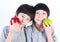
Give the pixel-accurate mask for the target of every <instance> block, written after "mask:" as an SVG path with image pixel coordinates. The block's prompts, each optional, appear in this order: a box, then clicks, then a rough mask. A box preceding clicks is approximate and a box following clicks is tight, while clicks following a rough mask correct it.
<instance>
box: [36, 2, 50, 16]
mask: <svg viewBox="0 0 60 42" xmlns="http://www.w3.org/2000/svg"><path fill="white" fill-rule="evenodd" d="M36 10H44V11H46V12H47V16H49V15H50V10H49V8H48V6H47V5H46V4H44V3H38V4H37V5H36V6H35V12H36Z"/></svg>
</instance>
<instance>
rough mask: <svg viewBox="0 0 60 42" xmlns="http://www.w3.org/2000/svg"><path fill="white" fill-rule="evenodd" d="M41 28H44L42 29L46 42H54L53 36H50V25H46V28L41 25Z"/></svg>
mask: <svg viewBox="0 0 60 42" xmlns="http://www.w3.org/2000/svg"><path fill="white" fill-rule="evenodd" d="M43 26H44V29H45V32H46V36H47V42H54V39H53V35H52V31H51V29H52V28H51V25H48V24H47V26H45V25H44V24H43Z"/></svg>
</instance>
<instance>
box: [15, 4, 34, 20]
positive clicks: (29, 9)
mask: <svg viewBox="0 0 60 42" xmlns="http://www.w3.org/2000/svg"><path fill="white" fill-rule="evenodd" d="M19 13H25V14H27V15H29V16H30V17H31V20H32V19H33V16H34V7H33V6H31V5H28V4H22V5H21V6H19V7H18V9H17V10H16V15H18V14H19Z"/></svg>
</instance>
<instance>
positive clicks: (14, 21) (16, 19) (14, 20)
mask: <svg viewBox="0 0 60 42" xmlns="http://www.w3.org/2000/svg"><path fill="white" fill-rule="evenodd" d="M16 22H18V23H20V21H19V18H17V17H13V18H11V20H10V24H11V25H13V24H14V23H16Z"/></svg>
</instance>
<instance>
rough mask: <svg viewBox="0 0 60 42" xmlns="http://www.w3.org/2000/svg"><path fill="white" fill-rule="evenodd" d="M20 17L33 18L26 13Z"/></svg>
mask: <svg viewBox="0 0 60 42" xmlns="http://www.w3.org/2000/svg"><path fill="white" fill-rule="evenodd" d="M19 15H20V16H24V17H26V18H31V17H30V16H29V15H28V14H25V13H19Z"/></svg>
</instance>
